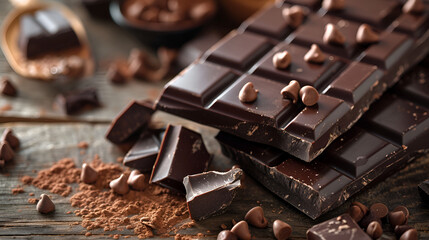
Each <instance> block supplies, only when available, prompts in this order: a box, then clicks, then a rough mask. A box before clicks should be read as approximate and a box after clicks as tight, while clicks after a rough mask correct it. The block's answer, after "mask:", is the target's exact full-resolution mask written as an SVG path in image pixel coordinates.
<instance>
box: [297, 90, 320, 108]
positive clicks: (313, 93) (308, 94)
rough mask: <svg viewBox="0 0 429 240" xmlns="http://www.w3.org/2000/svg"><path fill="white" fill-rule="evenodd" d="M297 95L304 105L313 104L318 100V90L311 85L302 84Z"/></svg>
mask: <svg viewBox="0 0 429 240" xmlns="http://www.w3.org/2000/svg"><path fill="white" fill-rule="evenodd" d="M299 97H300V98H301V101H302V103H304V105H305V106H313V105H315V104H316V103H317V101H319V92H317V90H316V89H315V88H314V87H312V86H304V87H302V88H301V89H300V90H299Z"/></svg>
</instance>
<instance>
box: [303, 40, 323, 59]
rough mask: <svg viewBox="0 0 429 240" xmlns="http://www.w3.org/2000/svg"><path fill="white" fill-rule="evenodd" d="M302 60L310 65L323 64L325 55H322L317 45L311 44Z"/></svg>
mask: <svg viewBox="0 0 429 240" xmlns="http://www.w3.org/2000/svg"><path fill="white" fill-rule="evenodd" d="M304 60H305V61H306V62H310V63H323V62H324V61H325V54H323V52H322V50H320V48H319V46H317V44H312V45H311V48H310V50H308V52H307V53H306V54H305V56H304Z"/></svg>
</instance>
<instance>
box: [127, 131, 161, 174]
mask: <svg viewBox="0 0 429 240" xmlns="http://www.w3.org/2000/svg"><path fill="white" fill-rule="evenodd" d="M160 144H161V141H160V139H159V138H158V135H157V134H153V132H151V131H149V132H143V134H142V135H141V136H140V138H139V139H138V140H137V142H136V143H135V144H134V145H133V147H132V148H131V149H130V150H129V151H128V153H127V154H126V155H125V157H124V161H123V163H124V165H125V166H127V167H130V168H135V169H137V170H139V171H140V172H142V173H144V172H150V171H152V168H153V165H154V164H155V161H156V157H157V156H158V152H159V146H160Z"/></svg>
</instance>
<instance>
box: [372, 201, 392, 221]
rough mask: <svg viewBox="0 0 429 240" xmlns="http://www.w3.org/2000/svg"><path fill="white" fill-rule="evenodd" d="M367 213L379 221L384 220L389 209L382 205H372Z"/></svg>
mask: <svg viewBox="0 0 429 240" xmlns="http://www.w3.org/2000/svg"><path fill="white" fill-rule="evenodd" d="M369 211H370V212H371V213H372V215H374V216H375V217H376V218H379V219H382V218H385V217H386V216H387V214H388V213H389V209H388V208H387V206H386V205H384V204H383V203H374V204H372V205H371V207H370V208H369Z"/></svg>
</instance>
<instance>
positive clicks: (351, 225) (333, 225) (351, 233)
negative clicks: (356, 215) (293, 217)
mask: <svg viewBox="0 0 429 240" xmlns="http://www.w3.org/2000/svg"><path fill="white" fill-rule="evenodd" d="M307 239H308V240H324V239H329V240H371V239H372V238H370V237H369V236H368V234H366V232H364V231H363V230H362V229H361V228H360V227H359V225H358V224H357V223H356V222H355V220H353V218H351V217H350V215H349V214H343V215H341V216H338V217H335V218H332V219H329V220H326V221H324V222H322V223H319V224H317V225H314V226H313V227H311V228H310V229H308V230H307Z"/></svg>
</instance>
